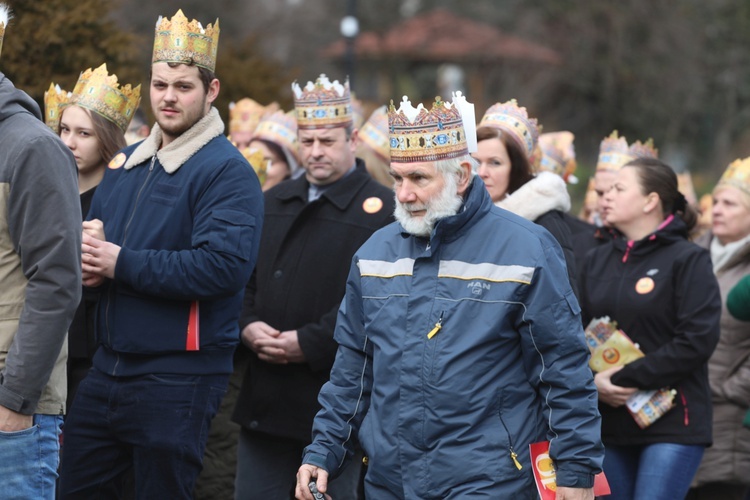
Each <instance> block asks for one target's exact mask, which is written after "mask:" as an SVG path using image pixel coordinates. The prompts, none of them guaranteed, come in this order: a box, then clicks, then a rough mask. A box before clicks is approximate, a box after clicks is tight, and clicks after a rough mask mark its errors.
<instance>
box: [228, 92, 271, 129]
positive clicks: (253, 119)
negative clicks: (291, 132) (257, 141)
mask: <svg viewBox="0 0 750 500" xmlns="http://www.w3.org/2000/svg"><path fill="white" fill-rule="evenodd" d="M278 109H279V104H278V103H276V102H272V103H271V104H269V105H268V106H263V105H262V104H260V103H259V102H257V101H255V100H253V99H250V98H249V97H245V98H244V99H240V100H239V101H237V102H230V103H229V132H230V133H232V132H254V131H255V129H256V128H257V127H258V123H260V121H261V119H263V117H264V116H266V115H269V114H271V113H274V112H275V111H278Z"/></svg>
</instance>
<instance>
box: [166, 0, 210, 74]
mask: <svg viewBox="0 0 750 500" xmlns="http://www.w3.org/2000/svg"><path fill="white" fill-rule="evenodd" d="M218 49H219V20H218V19H216V22H215V23H214V24H213V26H212V25H211V24H209V25H208V26H206V27H205V28H204V27H203V26H201V23H199V22H198V21H196V20H195V19H193V20H192V21H190V22H188V19H187V17H185V14H183V13H182V9H180V10H178V11H177V13H176V14H175V15H174V16H173V17H172V19H167V18H166V17H162V16H159V19H158V20H157V21H156V33H155V37H154V53H153V57H152V59H151V62H152V63H157V62H171V63H182V64H195V65H196V66H200V67H201V68H205V69H207V70H209V71H211V72H213V71H215V70H216V52H217V50H218Z"/></svg>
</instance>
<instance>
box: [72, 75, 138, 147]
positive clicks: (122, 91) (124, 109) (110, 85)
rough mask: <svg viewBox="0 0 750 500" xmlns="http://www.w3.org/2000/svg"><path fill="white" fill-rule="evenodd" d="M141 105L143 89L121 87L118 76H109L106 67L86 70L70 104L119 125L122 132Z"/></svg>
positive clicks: (79, 80) (74, 90)
mask: <svg viewBox="0 0 750 500" xmlns="http://www.w3.org/2000/svg"><path fill="white" fill-rule="evenodd" d="M140 102H141V86H140V85H138V86H137V87H135V88H132V87H131V86H130V84H127V85H123V86H120V85H119V84H118V83H117V75H115V74H112V75H110V74H109V73H107V65H106V64H102V65H101V66H99V67H98V68H96V69H95V70H92V69H91V68H89V69H87V70H86V71H84V72H83V73H81V76H80V77H79V78H78V83H76V86H75V88H74V89H73V93H72V94H71V96H70V99H69V100H68V103H67V104H75V105H77V106H80V107H82V108H86V109H88V110H90V111H93V112H95V113H97V114H99V115H101V116H103V117H104V118H106V119H107V120H109V121H111V122H112V123H114V124H115V125H117V126H118V127H119V128H120V130H122V132H123V133H125V131H126V130H127V129H128V125H129V124H130V120H132V119H133V114H135V110H136V109H138V105H139V104H140Z"/></svg>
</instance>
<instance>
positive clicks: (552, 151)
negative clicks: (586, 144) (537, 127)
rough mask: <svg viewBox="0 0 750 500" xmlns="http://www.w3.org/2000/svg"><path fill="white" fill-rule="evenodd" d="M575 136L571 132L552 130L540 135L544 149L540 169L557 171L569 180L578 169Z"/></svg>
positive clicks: (540, 145) (540, 144) (542, 148)
mask: <svg viewBox="0 0 750 500" xmlns="http://www.w3.org/2000/svg"><path fill="white" fill-rule="evenodd" d="M574 139H575V136H574V135H573V134H572V133H571V132H567V131H563V132H550V133H548V134H541V135H540V136H539V147H540V148H541V150H542V159H541V161H540V163H539V169H540V170H547V171H549V172H552V173H555V174H557V175H559V176H560V177H562V178H563V179H564V180H565V181H567V180H568V179H569V178H570V176H571V175H572V174H573V172H575V170H576V166H577V164H576V150H575V148H574V147H573V140H574Z"/></svg>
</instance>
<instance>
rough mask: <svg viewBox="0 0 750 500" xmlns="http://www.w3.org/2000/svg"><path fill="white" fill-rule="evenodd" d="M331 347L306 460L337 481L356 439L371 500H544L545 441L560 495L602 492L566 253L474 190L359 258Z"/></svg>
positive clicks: (592, 399)
mask: <svg viewBox="0 0 750 500" xmlns="http://www.w3.org/2000/svg"><path fill="white" fill-rule="evenodd" d="M429 333H433V335H432V336H431V338H430V335H428V334H429ZM335 339H336V341H337V342H338V343H339V344H340V346H339V350H338V353H337V357H336V361H335V364H334V367H333V371H332V372H331V378H330V382H328V383H327V384H326V385H325V386H324V387H323V389H322V390H321V393H320V403H321V405H322V410H321V411H320V412H319V413H318V415H317V416H316V418H315V425H314V429H313V438H314V442H313V443H312V444H311V445H310V446H309V447H307V449H306V453H305V456H304V462H305V463H310V464H314V465H317V466H319V467H322V468H324V469H326V470H327V471H329V472H330V473H332V474H334V475H335V474H336V473H337V472H338V471H339V469H340V467H341V466H342V465H343V464H344V462H345V460H346V458H347V456H349V455H350V454H351V453H352V447H353V442H354V437H355V436H358V437H359V441H360V443H361V445H362V448H363V449H364V450H365V453H366V454H367V456H368V457H369V460H368V468H367V476H366V480H365V488H366V493H367V496H368V497H372V498H378V499H387V498H414V499H417V498H418V499H431V498H435V499H437V498H441V499H443V498H493V499H498V498H527V497H529V498H531V497H534V498H536V497H535V495H536V492H535V487H534V485H533V479H532V473H531V464H530V461H529V449H528V446H529V444H531V443H534V442H537V441H543V440H550V441H551V445H550V454H551V456H552V458H553V459H554V460H555V462H556V466H557V479H558V485H562V486H575V487H591V486H592V484H593V476H594V474H595V473H597V472H599V471H600V470H601V463H602V458H603V453H604V450H603V446H602V444H601V441H600V417H599V413H598V410H597V396H596V389H595V386H594V383H593V377H592V374H591V371H590V369H589V367H588V349H587V347H586V345H585V343H584V337H583V331H582V328H581V320H580V308H579V306H578V302H577V301H576V298H575V296H574V295H573V292H572V291H571V288H570V283H569V281H568V278H567V274H566V267H565V262H564V260H563V255H562V251H561V249H560V246H559V245H558V244H557V242H556V241H555V240H554V238H553V237H552V236H551V235H550V234H549V233H548V232H547V231H546V230H544V229H543V228H541V227H540V226H537V225H536V224H534V223H532V222H529V221H527V220H525V219H522V218H521V217H518V216H516V215H514V214H512V213H510V212H507V211H505V210H503V209H500V208H497V207H495V206H493V204H492V202H491V200H490V198H489V196H488V194H487V192H486V189H484V186H483V184H482V183H481V181H480V180H479V179H478V178H475V179H474V180H473V181H472V183H471V185H470V188H469V191H468V193H467V194H466V197H465V202H464V206H463V207H462V210H461V211H460V213H459V214H457V215H455V216H453V217H449V218H446V219H443V220H441V221H439V222H438V223H437V224H436V227H435V229H434V230H433V232H432V235H431V236H430V238H429V240H428V239H425V238H418V237H415V236H412V235H409V234H407V233H405V232H404V231H403V228H402V227H401V226H400V225H399V224H398V223H394V224H391V225H389V226H387V227H385V228H383V229H381V230H380V231H378V232H376V233H375V234H374V235H373V236H372V238H370V239H369V240H368V241H367V242H366V243H365V244H364V245H363V246H362V248H361V249H360V250H359V251H358V252H357V253H356V255H355V257H354V259H353V261H352V266H351V271H350V274H349V279H348V283H347V290H346V297H345V299H344V301H343V303H342V305H341V309H340V311H339V316H338V322H337V325H336V332H335ZM516 462H517V463H516Z"/></svg>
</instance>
